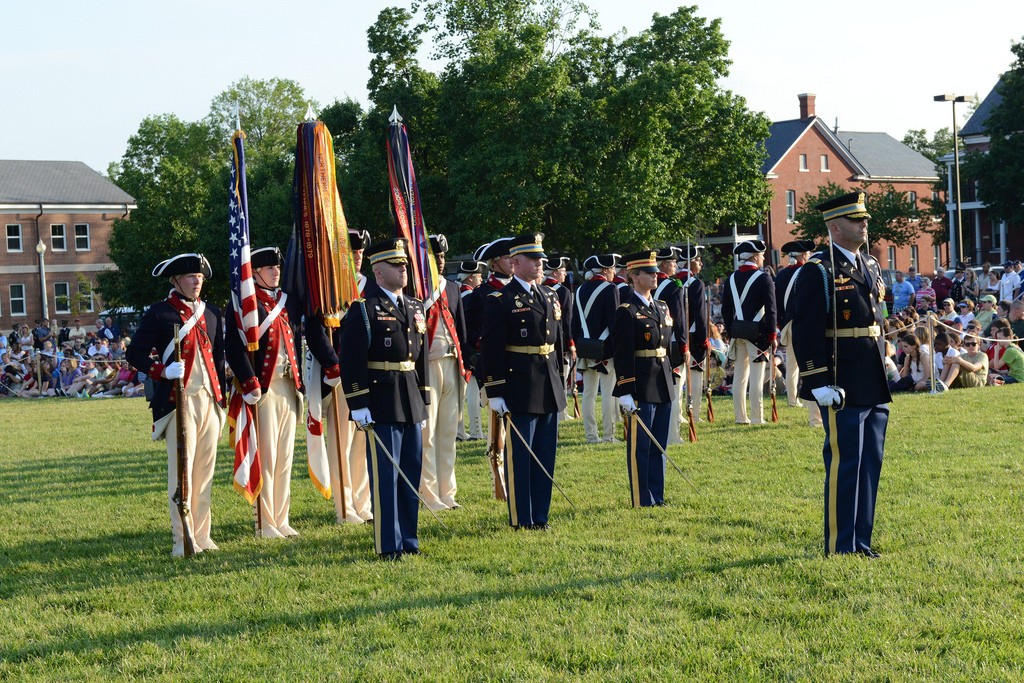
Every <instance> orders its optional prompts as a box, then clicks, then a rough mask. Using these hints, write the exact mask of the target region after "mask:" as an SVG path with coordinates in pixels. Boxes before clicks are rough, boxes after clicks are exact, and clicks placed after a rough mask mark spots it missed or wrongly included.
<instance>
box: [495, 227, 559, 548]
mask: <svg viewBox="0 0 1024 683" xmlns="http://www.w3.org/2000/svg"><path fill="white" fill-rule="evenodd" d="M510 253H511V254H512V255H513V256H515V255H516V254H518V253H522V254H524V255H527V256H530V257H531V258H544V252H543V248H542V247H541V245H540V242H539V239H538V238H537V237H535V236H529V237H521V238H516V239H515V240H514V241H513V242H512V243H511V245H510ZM560 322H561V311H560V309H559V304H558V298H557V297H556V296H555V293H554V292H552V291H551V290H550V289H549V288H547V287H543V286H537V285H534V284H532V283H529V282H524V281H523V280H521V279H519V278H513V279H512V281H511V282H510V283H509V284H508V285H507V286H505V287H503V288H502V289H501V290H499V291H497V292H492V293H491V294H490V295H488V297H487V300H486V308H485V309H484V328H483V336H482V339H481V355H482V358H483V367H484V387H485V389H486V390H487V396H488V398H489V399H495V398H501V399H503V400H504V401H505V404H506V406H507V408H508V411H509V413H510V414H511V417H510V419H511V422H512V425H514V426H515V430H513V429H509V430H507V432H506V458H505V481H506V484H507V487H508V488H507V499H508V510H509V524H510V525H511V526H512V527H513V528H520V527H528V528H546V527H547V523H548V512H549V510H550V507H551V488H552V482H551V480H550V479H549V478H548V476H547V475H545V474H544V472H543V471H542V470H541V468H540V467H539V466H538V464H537V463H536V462H535V461H534V459H533V457H532V456H531V455H530V453H529V451H528V450H527V446H528V447H529V448H530V449H532V450H533V452H534V454H535V455H536V456H537V458H538V459H539V460H540V462H541V464H542V465H543V467H544V468H545V469H547V471H548V474H550V475H551V476H554V473H555V447H556V442H557V435H558V422H557V413H558V412H559V411H561V410H563V409H564V408H565V390H564V389H563V385H562V362H563V359H562V339H561V336H562V335H561V326H560V324H559V323H560ZM516 430H518V432H519V433H518V434H517V433H515V432H516ZM524 439H525V441H526V443H525V444H524Z"/></svg>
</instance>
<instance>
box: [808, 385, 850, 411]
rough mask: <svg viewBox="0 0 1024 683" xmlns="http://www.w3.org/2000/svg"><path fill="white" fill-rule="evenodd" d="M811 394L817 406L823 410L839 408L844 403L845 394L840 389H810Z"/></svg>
mask: <svg viewBox="0 0 1024 683" xmlns="http://www.w3.org/2000/svg"><path fill="white" fill-rule="evenodd" d="M811 393H812V394H814V400H815V401H817V402H818V405H819V406H823V407H825V408H828V407H832V408H841V407H842V406H843V403H845V402H846V392H845V391H843V388H842V387H837V386H831V385H830V386H827V387H818V388H817V389H811Z"/></svg>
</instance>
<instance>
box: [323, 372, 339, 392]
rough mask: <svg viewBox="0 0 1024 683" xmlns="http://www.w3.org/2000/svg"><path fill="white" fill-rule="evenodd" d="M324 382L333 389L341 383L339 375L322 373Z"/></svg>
mask: <svg viewBox="0 0 1024 683" xmlns="http://www.w3.org/2000/svg"><path fill="white" fill-rule="evenodd" d="M324 384H326V385H327V386H329V387H331V388H332V389H333V388H334V387H336V386H338V385H339V384H341V377H328V376H327V375H324Z"/></svg>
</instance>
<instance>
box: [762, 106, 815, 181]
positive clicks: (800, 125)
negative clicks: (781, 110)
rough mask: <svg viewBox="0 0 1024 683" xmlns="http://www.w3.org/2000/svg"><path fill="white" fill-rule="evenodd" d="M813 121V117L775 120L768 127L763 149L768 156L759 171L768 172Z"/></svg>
mask: <svg viewBox="0 0 1024 683" xmlns="http://www.w3.org/2000/svg"><path fill="white" fill-rule="evenodd" d="M813 123H814V119H813V118H807V119H793V120H791V121H776V122H774V123H772V125H771V127H770V128H769V129H768V139H767V140H766V141H765V143H764V144H765V149H766V151H767V152H768V158H766V159H765V160H764V163H763V164H761V173H768V172H769V171H771V170H772V169H773V168H775V164H777V163H779V162H780V161H781V160H782V157H783V156H785V154H786V152H788V151H789V149H790V147H792V146H793V144H794V143H796V141H797V140H799V139H800V136H802V135H803V134H804V131H806V130H807V129H808V128H810V127H811V124H813Z"/></svg>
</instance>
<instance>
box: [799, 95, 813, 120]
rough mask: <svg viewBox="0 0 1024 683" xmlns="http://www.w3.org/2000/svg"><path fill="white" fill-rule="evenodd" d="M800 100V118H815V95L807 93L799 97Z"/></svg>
mask: <svg viewBox="0 0 1024 683" xmlns="http://www.w3.org/2000/svg"><path fill="white" fill-rule="evenodd" d="M797 97H799V98H800V118H802V119H810V118H813V117H814V116H815V114H814V93H811V92H805V93H803V94H801V95H797Z"/></svg>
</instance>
